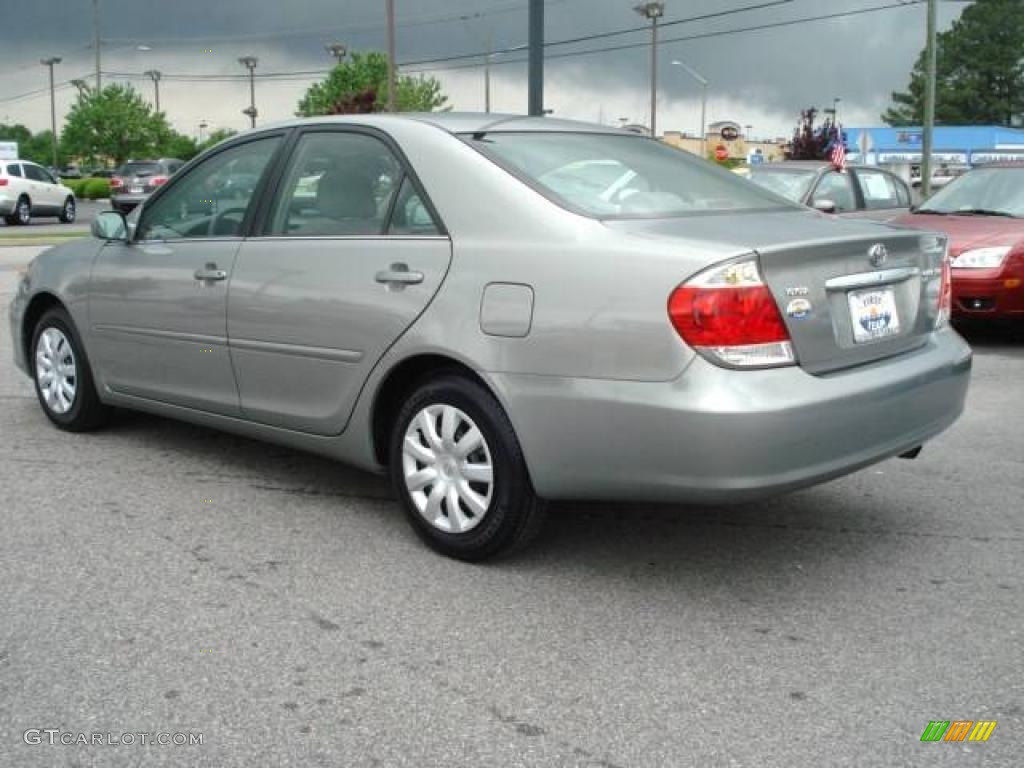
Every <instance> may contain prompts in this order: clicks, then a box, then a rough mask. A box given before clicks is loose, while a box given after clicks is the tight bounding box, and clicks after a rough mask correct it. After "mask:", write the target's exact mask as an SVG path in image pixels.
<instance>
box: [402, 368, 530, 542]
mask: <svg viewBox="0 0 1024 768" xmlns="http://www.w3.org/2000/svg"><path fill="white" fill-rule="evenodd" d="M432 405H451V406H454V407H455V408H457V409H458V410H460V411H462V412H463V413H464V414H465V415H466V416H468V417H469V419H471V420H472V422H473V423H474V424H475V425H476V427H477V429H478V430H479V431H480V433H481V434H482V435H483V438H484V440H485V441H486V447H487V449H488V451H489V454H490V460H491V464H492V468H493V486H492V488H491V496H490V503H489V505H488V506H487V509H486V511H485V512H484V513H483V514H482V515H481V516H480V520H479V522H477V523H476V524H475V527H473V528H470V529H469V530H466V531H465V532H462V533H450V532H447V531H443V530H441V529H440V528H438V527H436V526H435V525H433V524H432V523H430V522H429V521H428V520H426V519H425V518H424V517H423V515H421V514H420V512H419V510H418V509H417V507H416V504H415V502H414V501H413V498H412V494H411V493H410V491H409V490H408V489H407V488H406V484H405V474H404V469H403V444H404V441H405V435H406V431H407V429H408V428H409V426H410V424H411V423H412V421H413V419H414V418H415V417H416V416H417V415H418V414H419V413H420V412H421V411H422V410H423V409H424V408H427V407H428V406H432ZM389 462H390V474H391V482H392V485H393V487H394V490H395V493H396V494H397V496H398V498H399V500H400V503H401V504H402V508H403V509H404V510H405V514H406V517H407V518H408V519H409V522H410V523H411V525H412V527H413V530H415V531H416V533H417V534H418V535H419V536H420V538H421V539H423V541H424V542H426V543H427V544H428V545H429V546H430V547H432V548H433V549H434V550H436V551H437V552H440V553H441V554H443V555H446V556H448V557H452V558H455V559H458V560H465V561H469V562H478V561H481V560H486V559H488V558H491V557H495V556H498V555H502V554H508V553H510V552H513V551H515V550H517V549H520V548H522V547H524V546H526V545H527V544H528V543H529V542H530V541H531V540H532V539H533V538H534V537H535V536H536V535H537V533H538V532H539V531H540V529H541V527H542V524H543V521H544V517H545V512H546V509H545V505H544V503H543V501H542V500H541V499H539V498H538V497H537V494H536V493H535V492H534V490H533V484H532V483H531V482H530V476H529V472H528V471H527V468H526V462H525V460H524V459H523V452H522V448H521V447H520V445H519V440H518V439H517V438H516V434H515V431H514V430H513V428H512V424H511V422H510V421H509V419H508V416H506V415H505V411H504V410H503V409H502V407H501V405H500V404H499V403H498V401H497V400H496V399H495V398H494V396H493V395H492V394H491V393H490V392H488V391H487V390H486V389H484V388H483V387H482V386H480V385H479V384H477V383H476V382H474V381H471V380H469V379H467V378H465V377H463V376H459V375H457V374H443V375H440V376H437V377H436V378H433V379H430V380H427V381H425V382H424V383H422V384H421V385H420V386H419V387H418V388H417V389H415V390H414V391H413V393H412V395H411V396H410V397H409V398H408V399H407V400H406V401H405V403H404V404H403V405H402V408H401V410H400V411H399V414H398V418H397V419H396V420H395V424H394V427H393V429H392V432H391V442H390V446H389ZM445 514H446V516H447V513H445Z"/></svg>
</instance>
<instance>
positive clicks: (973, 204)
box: [918, 168, 1024, 218]
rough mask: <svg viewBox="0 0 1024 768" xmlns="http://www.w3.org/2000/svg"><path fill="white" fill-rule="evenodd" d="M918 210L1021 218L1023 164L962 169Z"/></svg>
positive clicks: (1023, 200)
mask: <svg viewBox="0 0 1024 768" xmlns="http://www.w3.org/2000/svg"><path fill="white" fill-rule="evenodd" d="M918 212H920V213H941V214H951V213H952V214H956V213H965V214H977V215H984V214H990V215H993V216H1013V217H1015V218H1024V168H979V169H977V170H974V171H971V172H970V173H965V174H964V175H963V176H961V177H960V178H958V179H954V180H953V181H951V182H950V183H949V184H948V185H947V186H945V187H943V188H942V189H940V190H939V191H938V192H936V193H935V194H934V195H932V196H931V197H930V198H929V199H928V201H927V202H926V203H925V204H924V205H922V206H921V207H920V208H919V209H918Z"/></svg>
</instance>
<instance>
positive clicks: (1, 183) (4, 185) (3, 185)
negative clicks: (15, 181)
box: [0, 179, 7, 187]
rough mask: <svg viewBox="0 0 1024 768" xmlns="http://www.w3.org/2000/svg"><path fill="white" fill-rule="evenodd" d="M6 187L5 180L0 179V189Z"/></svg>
mask: <svg viewBox="0 0 1024 768" xmlns="http://www.w3.org/2000/svg"><path fill="white" fill-rule="evenodd" d="M6 186H7V179H0V187H6Z"/></svg>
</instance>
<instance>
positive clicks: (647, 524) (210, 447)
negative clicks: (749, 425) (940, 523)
mask: <svg viewBox="0 0 1024 768" xmlns="http://www.w3.org/2000/svg"><path fill="white" fill-rule="evenodd" d="M98 434H100V435H103V436H105V439H106V438H112V439H114V440H116V441H117V442H119V443H124V442H129V443H131V444H132V445H133V449H135V450H138V449H144V450H146V451H152V452H153V453H155V454H158V455H159V456H160V458H161V459H162V467H163V469H164V471H166V472H168V473H171V474H175V475H182V476H183V479H187V480H188V481H191V482H197V483H207V482H226V483H231V484H240V485H247V486H248V487H249V488H251V489H254V490H255V491H256V492H259V493H279V494H286V495H288V497H289V499H290V501H289V505H290V506H291V507H293V508H296V507H298V508H301V505H302V504H303V502H304V500H306V499H308V500H310V501H314V500H315V501H316V503H318V504H319V503H322V502H323V501H324V500H325V499H327V500H330V499H332V498H337V499H338V500H339V501H353V500H356V501H358V500H367V501H378V502H379V501H384V502H387V503H385V504H383V505H381V504H375V505H374V507H373V509H374V513H375V514H380V515H382V518H381V521H380V522H381V524H382V526H383V527H384V528H387V529H388V530H391V529H392V526H395V525H400V526H404V525H405V523H404V521H401V512H400V510H399V508H398V505H397V502H395V501H393V498H394V497H393V494H392V492H391V489H390V485H389V483H388V481H387V479H386V478H385V477H382V476H379V475H375V474H372V473H369V472H364V471H361V470H358V469H355V468H352V467H348V466H346V465H344V464H342V463H340V462H336V461H333V460H330V459H327V458H323V457H319V456H315V455H312V454H307V453H302V452H299V451H293V450H290V449H287V448H282V447H279V446H275V445H271V444H268V443H263V442H259V441H255V440H249V439H247V438H241V437H236V436H233V435H229V434H226V433H222V432H218V431H216V430H212V429H207V428H204V427H198V426H194V425H190V424H186V423H182V422H177V421H172V420H168V419H163V418H161V417H157V416H151V415H147V414H141V413H129V412H120V411H119V412H117V416H116V417H115V419H114V420H113V423H112V424H111V425H110V427H108V429H107V430H105V431H104V432H101V433H98ZM122 447H123V446H122ZM860 500H861V498H860V497H859V496H858V495H857V494H856V493H854V494H850V493H849V492H848V491H847V492H845V493H844V492H841V491H839V490H836V489H835V488H834V487H830V486H828V485H826V486H822V487H819V488H813V489H809V490H805V491H801V492H798V493H794V494H789V495H786V496H782V497H778V498H775V499H769V500H766V501H764V502H759V503H752V504H744V505H739V506H730V507H706V506H682V505H652V504H628V503H583V502H579V503H556V504H552V505H551V506H550V508H549V516H548V521H547V524H546V526H545V528H544V529H543V530H542V532H541V534H540V536H539V537H538V539H537V540H536V541H535V542H534V543H533V544H532V545H531V546H530V547H529V548H528V549H526V550H524V551H523V552H522V553H518V554H515V555H512V556H510V557H506V558H504V559H500V560H498V561H497V562H496V563H495V564H494V567H497V568H501V569H506V568H508V569H512V570H519V569H524V570H533V569H537V568H542V569H544V570H546V571H552V572H571V571H576V572H578V571H579V569H580V568H583V569H585V570H587V571H588V572H589V571H590V570H592V569H599V570H600V571H601V575H602V578H609V577H614V575H615V574H616V573H618V574H629V575H630V577H631V578H634V577H636V576H637V574H638V573H643V572H645V571H646V572H647V573H648V575H650V576H654V575H655V574H658V578H662V579H663V578H665V577H666V576H667V575H669V574H673V573H674V574H675V576H674V577H673V578H674V579H675V580H678V579H679V578H682V579H683V580H684V581H689V580H690V576H692V577H693V578H698V579H699V580H700V581H701V582H702V583H704V584H705V585H707V584H708V583H709V582H708V581H707V580H708V579H711V580H712V581H714V580H715V579H716V578H720V579H722V580H723V581H729V580H731V579H736V578H742V580H743V581H744V582H746V581H748V580H749V579H750V578H751V577H755V578H759V579H767V580H768V581H769V582H771V583H773V584H778V583H780V580H782V581H784V580H785V579H787V578H789V577H792V576H794V575H795V576H800V574H801V570H802V568H804V566H807V567H808V568H811V569H814V570H817V569H818V567H821V565H820V563H821V560H822V558H826V559H827V558H828V557H831V556H832V555H833V554H835V553H838V552H842V555H841V556H842V558H844V559H845V558H853V559H854V560H859V559H860V555H859V554H858V553H860V552H861V551H862V550H864V549H870V548H871V547H873V546H875V545H876V544H877V542H878V541H880V540H882V539H885V538H886V537H888V539H889V541H890V543H891V541H892V539H891V536H890V535H889V534H891V533H892V531H889V530H886V529H887V528H889V526H888V525H887V524H885V523H884V522H882V521H884V520H885V517H884V516H882V517H880V516H879V510H878V509H877V507H876V506H875V505H873V504H872V503H870V502H869V501H868V500H866V499H865V500H864V503H863V504H860V503H858V502H859V501H860ZM339 514H341V507H340V506H339ZM384 516H386V517H384ZM381 534H382V535H385V534H386V531H384V530H382V531H381ZM409 536H410V537H412V536H413V534H412V532H411V530H410V531H409ZM904 544H905V543H904ZM815 563H818V564H819V565H818V566H815ZM686 574H689V576H687V575H686Z"/></svg>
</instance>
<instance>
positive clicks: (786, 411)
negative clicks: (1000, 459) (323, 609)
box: [490, 328, 971, 503]
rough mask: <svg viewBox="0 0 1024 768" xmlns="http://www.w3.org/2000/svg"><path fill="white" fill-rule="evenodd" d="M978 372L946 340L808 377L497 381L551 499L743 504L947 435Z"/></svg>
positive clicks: (691, 371) (534, 473)
mask: <svg viewBox="0 0 1024 768" xmlns="http://www.w3.org/2000/svg"><path fill="white" fill-rule="evenodd" d="M970 368H971V352H970V349H969V347H968V346H967V344H966V343H965V342H964V341H963V340H962V339H961V338H960V337H959V336H958V335H957V334H956V333H955V332H954V331H952V330H950V329H948V328H947V329H944V330H943V331H941V332H939V333H936V334H934V335H933V336H932V337H931V338H930V339H929V341H928V343H927V344H926V345H925V346H924V347H922V348H920V349H917V350H915V351H913V352H909V353H906V354H903V355H900V356H898V357H895V358H892V359H889V360H885V361H881V362H878V363H874V364H871V365H865V366H861V367H858V368H856V369H853V370H850V371H846V372H842V373H837V374H831V375H828V376H812V375H810V374H808V373H805V372H804V371H803V370H802V369H800V368H795V367H794V368H779V369H774V370H762V371H730V370H726V369H723V368H718V367H717V366H714V365H712V364H710V363H708V362H707V361H705V360H703V359H702V358H699V357H698V358H696V359H695V360H694V361H693V363H692V364H691V365H690V367H689V368H688V369H687V370H686V371H685V372H684V373H683V375H682V376H680V378H679V379H677V380H675V381H673V382H665V383H639V382H625V381H607V380H593V379H589V380H584V379H562V378H554V377H544V376H523V375H509V374H492V375H491V376H490V379H491V381H492V383H493V384H494V386H495V387H496V389H497V391H498V393H499V396H500V397H501V398H502V399H503V400H504V401H505V403H506V405H507V406H508V410H509V414H510V416H511V417H512V419H513V422H514V425H515V428H516V432H517V434H518V436H519V439H520V442H521V444H522V447H523V450H524V453H525V455H526V459H527V464H528V466H529V469H530V473H531V478H532V479H533V482H534V486H535V488H536V490H537V492H538V493H539V494H540V495H542V496H544V497H546V498H550V499H630V500H637V501H641V500H650V501H681V502H696V503H732V502H742V501H747V500H751V499H756V498H760V497H766V496H771V495H774V494H777V493H781V492H785V491H789V490H793V489H795V488H799V487H802V486H807V485H813V484H815V483H819V482H823V481H825V480H829V479H831V478H834V477H838V476H840V475H844V474H847V473H849V472H852V471H854V470H857V469H859V468H861V467H864V466H867V465H869V464H873V463H875V462H878V461H881V460H883V459H886V458H889V457H891V456H895V455H898V454H900V453H903V452H905V451H907V450H909V449H911V448H914V447H916V446H918V445H920V444H921V443H923V442H925V441H926V440H928V439H930V438H932V437H934V436H935V435H937V434H939V433H940V432H942V431H943V430H944V429H946V428H947V427H948V426H950V425H951V424H952V423H953V422H954V421H955V420H956V419H957V417H958V416H959V415H960V413H961V412H962V410H963V406H964V398H965V396H966V392H967V384H968V378H969V375H970Z"/></svg>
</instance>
